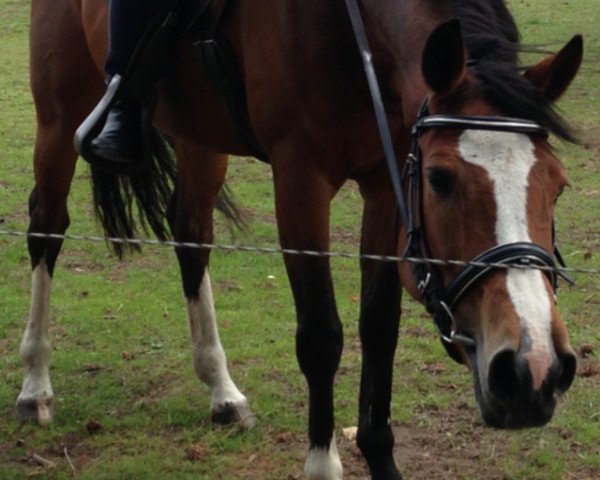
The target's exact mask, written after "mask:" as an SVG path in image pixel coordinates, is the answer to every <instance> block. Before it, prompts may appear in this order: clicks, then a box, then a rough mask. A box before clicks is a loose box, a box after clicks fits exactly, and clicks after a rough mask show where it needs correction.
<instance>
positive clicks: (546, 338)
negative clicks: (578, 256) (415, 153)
mask: <svg viewBox="0 0 600 480" xmlns="http://www.w3.org/2000/svg"><path fill="white" fill-rule="evenodd" d="M459 151H460V154H461V156H462V157H463V158H464V160H465V161H467V162H469V163H472V164H475V165H478V166H480V167H482V168H483V169H485V171H486V172H487V174H488V176H489V177H490V179H491V180H492V183H493V185H494V196H495V200H496V242H497V243H498V244H503V243H512V242H531V238H530V236H529V231H528V227H527V187H528V184H529V173H530V171H531V169H532V167H533V165H534V164H535V162H536V157H535V155H534V146H533V143H532V142H531V140H530V139H529V137H527V136H526V135H523V134H518V133H509V132H490V131H480V130H466V131H465V132H464V133H463V134H462V135H461V137H460V139H459ZM506 284H507V285H506V286H507V290H508V294H509V296H510V299H511V301H512V303H513V305H514V308H515V311H516V312H517V315H518V316H519V318H520V322H521V328H522V329H524V330H525V331H526V332H527V334H528V335H529V337H530V339H531V342H532V345H531V354H532V355H542V356H545V357H546V358H548V354H549V353H550V352H552V347H551V345H550V338H551V337H550V323H551V303H550V302H551V300H550V296H549V293H548V291H547V289H546V286H545V285H544V279H543V273H542V272H541V271H539V270H515V269H511V270H508V274H507V278H506ZM547 366H548V367H549V366H550V365H549V364H548V365H547ZM543 376H545V372H543ZM543 376H542V378H543Z"/></svg>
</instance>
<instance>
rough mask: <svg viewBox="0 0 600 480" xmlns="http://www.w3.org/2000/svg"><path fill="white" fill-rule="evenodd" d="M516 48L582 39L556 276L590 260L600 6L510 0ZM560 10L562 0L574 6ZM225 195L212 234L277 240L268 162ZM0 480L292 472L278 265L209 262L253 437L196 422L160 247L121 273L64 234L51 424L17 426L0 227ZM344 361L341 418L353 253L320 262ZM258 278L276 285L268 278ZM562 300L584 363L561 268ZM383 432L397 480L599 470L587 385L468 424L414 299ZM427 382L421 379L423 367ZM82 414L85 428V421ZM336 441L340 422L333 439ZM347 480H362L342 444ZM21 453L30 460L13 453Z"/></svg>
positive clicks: (199, 410)
mask: <svg viewBox="0 0 600 480" xmlns="http://www.w3.org/2000/svg"><path fill="white" fill-rule="evenodd" d="M509 3H510V6H511V8H512V9H513V12H514V13H515V16H516V18H517V20H518V22H519V25H520V27H521V30H522V35H523V40H524V42H525V43H534V44H547V45H549V48H552V49H556V48H558V47H560V46H561V45H562V44H563V43H565V42H566V41H567V40H568V39H569V38H570V37H571V36H572V34H574V33H577V32H581V33H583V34H584V37H585V40H586V58H585V61H584V65H583V67H582V70H581V74H580V75H579V76H578V78H577V79H576V81H575V82H574V84H573V86H572V88H571V89H570V91H569V92H568V93H567V95H566V96H565V98H564V99H563V100H561V102H560V107H561V108H562V109H563V110H564V112H565V113H566V114H567V115H568V117H569V118H570V119H571V120H572V122H573V124H574V125H575V126H576V129H577V131H578V132H581V135H582V137H583V140H584V141H585V142H587V143H588V144H589V145H588V146H587V147H585V148H583V147H582V148H576V147H573V146H571V145H561V144H558V145H557V150H558V153H559V156H560V158H562V159H563V160H564V162H565V164H566V165H567V169H568V172H569V176H570V179H571V187H570V188H569V189H568V190H567V191H566V192H565V194H564V195H563V198H562V199H561V201H560V203H559V207H558V212H557V223H558V228H559V240H560V245H561V247H562V250H563V253H564V254H565V256H566V258H567V260H568V262H569V263H570V264H571V265H578V266H584V267H589V268H600V216H599V215H598V205H599V199H600V161H599V155H598V154H599V153H600V142H599V141H598V138H600V137H599V135H600V66H599V64H598V58H600V33H598V30H597V26H598V25H600V8H599V7H598V5H597V0H577V1H576V2H572V1H571V2H566V1H563V0H527V1H520V0H511V1H510V2H509ZM575 4H576V5H575ZM0 26H1V27H2V28H0V59H1V60H2V61H1V62H0V112H2V116H1V117H0V148H1V149H2V153H3V162H2V168H1V169H0V229H8V230H19V231H24V230H25V229H26V228H27V221H28V218H27V198H28V195H29V192H30V190H31V187H32V186H33V179H32V174H31V171H32V169H31V155H32V145H33V141H34V137H33V134H34V125H35V117H34V111H33V104H32V101H31V98H30V95H29V91H28V72H27V68H28V66H27V33H28V5H27V2H24V1H23V0H0ZM229 179H230V180H229V181H230V185H231V187H232V189H233V191H234V194H235V197H236V199H237V201H238V202H239V203H240V204H241V205H243V206H244V209H245V210H246V212H247V213H248V216H249V218H250V230H249V231H248V232H243V233H236V234H235V235H234V236H233V237H232V235H231V234H230V233H229V231H228V228H227V226H226V225H225V224H224V222H223V220H222V219H217V224H218V225H217V241H218V242H219V243H231V242H234V241H237V242H240V243H244V244H247V245H260V246H265V245H271V246H275V245H276V244H277V234H276V228H275V225H274V222H273V219H274V208H273V201H272V188H271V177H270V172H269V169H268V167H266V166H265V165H262V164H259V163H258V162H253V161H249V160H247V159H233V160H232V162H231V166H230V174H229ZM89 199H90V191H89V176H88V170H87V167H86V165H83V164H80V165H78V168H77V172H76V176H75V180H74V183H73V191H72V192H71V197H70V205H69V208H70V214H71V218H72V223H71V228H70V229H69V233H73V234H85V235H89V234H99V233H100V229H99V227H98V225H97V224H96V222H95V221H94V220H93V218H92V215H91V212H92V208H91V204H90V200H89ZM359 212H360V206H359V195H358V193H357V191H356V189H355V188H354V187H353V186H352V185H348V186H347V187H345V188H344V189H343V191H342V192H341V194H340V196H339V197H338V198H337V199H336V201H335V203H334V209H333V212H332V231H333V232H334V233H333V238H334V245H333V249H335V250H344V251H356V250H357V244H358V230H359V223H360V221H359ZM0 248H1V250H2V254H1V255H0V270H1V271H2V276H1V277H2V279H1V280H0V318H1V321H0V378H1V379H2V381H1V382H0V479H5V478H6V479H22V478H29V477H33V478H48V479H63V478H72V476H73V473H72V470H71V467H70V466H69V463H68V461H67V458H66V456H65V447H66V451H67V453H68V454H69V458H70V459H71V461H72V462H73V465H74V466H75V469H76V475H75V476H76V477H77V478H81V479H88V478H89V479H138V478H140V479H141V478H144V479H171V478H173V479H186V478H190V479H191V478H194V479H196V480H198V479H210V480H213V479H272V480H275V479H279V480H281V479H295V478H300V473H301V466H302V463H303V459H304V454H305V450H306V446H307V445H306V440H305V429H306V427H305V424H306V403H307V400H306V392H305V390H306V389H305V382H304V379H303V378H302V376H301V375H300V372H299V369H298V366H297V363H296V360H295V355H294V331H295V320H294V318H295V314H294V311H293V306H292V298H291V293H290V291H289V288H288V283H287V279H286V276H285V271H284V268H283V263H282V260H281V258H280V257H279V256H273V255H270V256H264V255H256V254H247V253H225V252H219V251H216V252H214V253H213V254H212V257H211V267H212V268H211V276H212V280H213V285H214V291H215V301H216V308H217V312H218V317H219V324H220V333H221V337H222V341H223V344H224V346H225V349H226V352H227V355H228V360H229V365H230V368H231V372H232V375H233V377H234V379H235V381H236V383H237V384H238V385H239V386H240V388H241V389H242V390H243V392H244V393H245V394H246V395H247V396H248V398H249V400H250V403H251V406H252V409H253V411H254V412H255V413H256V415H257V416H258V419H259V424H258V426H257V427H256V429H255V430H253V431H252V432H248V433H245V434H242V435H240V434H239V433H238V432H236V431H235V430H234V429H228V428H222V429H213V427H212V425H211V424H210V418H209V415H208V410H209V397H208V391H207V388H206V387H204V386H203V385H201V384H199V383H198V381H197V379H196V378H195V376H194V374H193V372H192V369H191V367H190V349H189V340H188V336H187V326H186V318H185V308H184V302H183V298H182V293H181V289H180V279H179V275H178V268H177V265H176V261H175V258H174V255H173V254H172V252H171V251H170V250H169V249H164V248H158V247H150V248H146V249H145V250H144V252H143V254H141V255H134V256H130V257H127V258H126V259H125V260H124V261H122V262H119V261H117V260H116V259H115V258H114V257H112V256H111V255H110V253H109V252H108V250H107V248H106V247H105V246H104V245H102V244H95V243H86V242H76V241H67V242H65V245H64V249H63V252H62V254H61V256H60V258H59V262H58V265H57V269H56V274H55V279H54V283H53V294H52V310H51V317H52V327H51V342H52V345H53V355H52V370H51V375H52V380H53V387H54V391H55V395H56V399H55V408H56V411H55V421H54V423H53V424H52V425H51V426H49V427H47V428H39V427H34V426H30V425H27V426H24V427H19V426H18V425H17V422H16V415H15V411H14V402H15V399H16V396H17V394H18V392H19V390H20V382H21V379H22V371H21V361H20V358H19V356H18V347H19V342H20V337H21V334H22V330H23V326H24V322H25V321H26V318H27V314H28V308H29V288H30V270H29V258H28V254H27V250H26V246H25V242H24V240H23V239H22V238H13V237H6V236H0ZM332 265H333V269H334V279H335V282H336V292H337V301H338V307H339V310H340V315H341V317H342V319H343V322H344V328H345V333H346V338H345V346H346V347H345V351H344V356H343V359H342V365H341V367H340V375H339V376H338V378H337V381H336V397H335V402H336V422H337V425H338V427H339V428H341V427H346V426H350V425H354V424H355V423H356V410H357V395H358V379H359V373H358V372H359V364H360V349H359V345H358V340H357V336H356V330H357V322H356V319H357V316H358V302H357V301H356V299H357V295H358V293H359V278H358V268H357V262H356V261H353V260H340V259H336V260H333V261H332ZM269 276H274V277H275V278H274V279H269V278H268V277H269ZM576 280H577V282H578V285H577V286H576V287H574V288H567V287H566V286H562V287H561V290H560V292H559V308H560V311H561V314H562V315H563V317H564V318H565V319H567V322H568V327H569V331H570V334H571V338H572V343H573V345H574V347H575V348H578V347H579V346H581V345H582V344H591V345H592V346H593V349H594V353H593V355H592V356H591V357H590V358H588V359H585V360H581V363H582V364H584V365H587V364H590V365H591V364H595V365H598V353H599V352H600V333H599V332H600V330H599V328H598V325H599V320H600V315H599V313H598V312H599V311H600V309H599V306H600V294H599V292H600V279H599V277H598V275H595V276H593V275H592V276H589V275H576ZM396 365H397V367H396V374H395V381H394V387H393V388H394V400H393V405H392V411H393V414H392V415H393V420H394V428H395V429H396V430H397V432H396V436H397V443H398V446H397V448H396V452H397V456H398V463H399V464H400V466H401V468H402V470H403V471H404V472H405V473H406V475H407V477H408V478H431V479H434V478H442V477H440V475H442V474H441V473H440V472H445V474H444V475H443V478H452V479H454V478H456V479H461V478H465V479H474V478H480V479H484V478H485V479H487V478H510V479H528V480H529V479H561V480H562V479H586V478H588V479H592V478H600V446H599V445H600V441H599V439H600V397H599V396H598V391H599V387H600V378H599V376H597V375H596V376H590V377H578V378H577V379H576V381H575V383H574V385H573V387H572V389H571V390H570V391H569V392H568V393H567V394H566V395H565V397H564V398H563V400H562V401H561V404H560V405H559V407H558V409H557V413H556V415H555V417H554V419H553V420H552V422H551V423H550V424H549V425H548V426H547V427H545V428H543V429H534V430H527V431H518V432H498V431H493V430H491V429H488V428H486V427H484V426H483V425H482V424H481V422H480V421H479V420H478V419H477V416H476V413H475V406H474V400H473V398H472V393H471V389H472V386H471V379H470V377H469V374H468V373H467V372H466V370H465V369H464V368H462V367H459V366H457V365H454V364H453V363H452V362H451V361H450V360H449V359H447V358H446V356H445V353H444V352H443V349H442V347H441V345H440V344H439V342H438V341H437V339H436V337H435V334H434V331H433V327H432V326H431V323H430V320H429V318H428V317H427V316H426V315H425V314H424V313H423V308H422V307H421V306H420V305H416V304H414V303H412V302H405V306H404V315H403V323H402V327H401V339H400V347H399V349H398V353H397V356H396ZM431 372H434V373H431ZM92 420H93V421H95V422H97V423H99V424H100V425H101V426H102V428H101V430H99V431H98V432H97V433H95V434H93V435H92V434H90V433H89V432H88V429H87V425H88V422H90V421H92ZM340 437H341V432H339V429H338V438H340ZM340 443H341V451H340V454H341V455H342V459H343V462H344V465H345V467H346V472H347V475H346V477H345V478H350V479H358V478H365V476H366V473H365V470H364V466H363V465H362V463H361V462H360V460H357V458H356V449H355V447H354V446H353V445H351V444H349V443H348V442H347V441H344V440H342V439H341V438H340ZM28 452H35V453H37V454H39V455H41V456H43V457H45V458H49V459H51V460H52V461H53V462H54V463H55V467H54V468H51V469H45V468H43V467H39V466H33V465H29V464H27V463H26V462H24V461H23V460H22V459H23V458H24V457H26V456H27V454H28Z"/></svg>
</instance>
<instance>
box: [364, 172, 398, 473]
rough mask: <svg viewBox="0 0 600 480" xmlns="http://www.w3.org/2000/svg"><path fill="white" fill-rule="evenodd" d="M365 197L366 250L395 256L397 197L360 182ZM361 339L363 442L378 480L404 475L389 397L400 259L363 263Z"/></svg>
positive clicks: (394, 346)
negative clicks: (397, 461)
mask: <svg viewBox="0 0 600 480" xmlns="http://www.w3.org/2000/svg"><path fill="white" fill-rule="evenodd" d="M361 192H362V194H363V196H364V199H365V208H364V212H363V225H362V236H361V252H362V253H364V254H379V255H393V254H394V252H395V249H396V241H397V234H396V209H395V201H394V197H393V195H383V194H382V192H381V191H380V189H379V188H376V189H374V190H372V189H371V188H369V182H366V181H365V182H364V184H362V185H361ZM361 274H362V287H361V310H360V338H361V342H362V352H363V364H362V375H361V385H360V406H359V421H358V425H359V426H358V436H357V442H358V446H359V448H360V450H361V452H362V453H363V455H364V456H365V459H366V460H367V463H368V465H369V470H370V472H371V476H372V478H373V479H375V480H398V479H400V478H401V476H400V474H399V472H398V470H397V468H396V465H395V463H394V458H393V455H392V453H393V452H392V451H393V447H394V435H393V433H392V429H391V426H390V401H391V388H392V369H393V360H394V352H395V350H396V344H397V339H398V326H399V318H400V287H399V279H398V269H397V265H396V264H395V263H389V262H388V263H386V262H378V261H373V260H362V261H361Z"/></svg>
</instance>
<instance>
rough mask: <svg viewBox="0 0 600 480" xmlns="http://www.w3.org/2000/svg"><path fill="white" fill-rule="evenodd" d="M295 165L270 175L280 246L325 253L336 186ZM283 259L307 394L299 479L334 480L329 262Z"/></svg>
mask: <svg viewBox="0 0 600 480" xmlns="http://www.w3.org/2000/svg"><path fill="white" fill-rule="evenodd" d="M299 165H302V162H298V163H297V165H294V166H290V168H289V169H284V168H279V169H278V168H275V172H274V173H275V200H276V211H277V223H278V227H279V235H280V241H281V245H282V247H283V248H290V249H299V250H315V251H326V250H327V249H328V247H329V238H328V237H329V232H328V229H329V204H330V202H331V198H332V197H333V195H334V194H335V192H336V191H337V189H338V188H339V186H338V185H334V184H332V182H330V181H329V180H328V179H327V178H325V177H324V176H321V175H320V174H319V173H317V172H315V171H314V170H311V169H310V167H308V166H306V164H304V165H303V166H302V168H298V166H299ZM294 169H298V171H297V172H294ZM284 259H285V265H286V269H287V273H288V277H289V280H290V284H291V288H292V293H293V296H294V301H295V304H296V315H297V322H298V326H297V331H296V355H297V358H298V362H299V364H300V368H301V370H302V372H303V373H304V375H305V377H306V381H307V383H308V390H309V425H308V436H309V441H310V450H309V454H308V458H307V460H306V463H305V465H304V473H305V475H306V478H307V479H309V480H339V479H341V478H342V465H341V462H340V459H339V456H338V452H337V447H336V441H335V437H334V431H333V429H334V417H333V381H334V376H335V373H336V371H337V368H338V365H339V361H340V357H341V353H342V344H343V338H342V325H341V322H340V320H339V317H338V313H337V309H336V304H335V299H334V291H333V282H332V279H331V271H330V266H329V260H328V259H326V258H315V257H309V256H293V255H286V256H285V257H284Z"/></svg>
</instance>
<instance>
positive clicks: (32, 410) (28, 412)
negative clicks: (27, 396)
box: [17, 400, 53, 425]
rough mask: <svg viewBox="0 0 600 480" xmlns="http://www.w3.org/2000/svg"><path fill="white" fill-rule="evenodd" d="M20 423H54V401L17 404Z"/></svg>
mask: <svg viewBox="0 0 600 480" xmlns="http://www.w3.org/2000/svg"><path fill="white" fill-rule="evenodd" d="M17 412H18V414H19V422H20V423H21V424H24V423H37V424H38V425H48V424H49V423H51V422H52V415H53V408H52V400H40V401H27V402H20V403H17Z"/></svg>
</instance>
